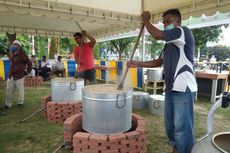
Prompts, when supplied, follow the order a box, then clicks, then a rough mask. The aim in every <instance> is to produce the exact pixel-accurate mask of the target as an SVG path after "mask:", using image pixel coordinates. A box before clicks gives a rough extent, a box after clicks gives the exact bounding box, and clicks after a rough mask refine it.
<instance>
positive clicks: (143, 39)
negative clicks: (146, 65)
mask: <svg viewBox="0 0 230 153" xmlns="http://www.w3.org/2000/svg"><path fill="white" fill-rule="evenodd" d="M144 10H145V8H144V0H141V12H143V11H144ZM141 39H142V40H141V46H142V47H141V52H142V61H145V28H144V29H143V33H142V37H141ZM141 81H142V88H143V87H144V86H143V85H144V71H143V68H142V80H141Z"/></svg>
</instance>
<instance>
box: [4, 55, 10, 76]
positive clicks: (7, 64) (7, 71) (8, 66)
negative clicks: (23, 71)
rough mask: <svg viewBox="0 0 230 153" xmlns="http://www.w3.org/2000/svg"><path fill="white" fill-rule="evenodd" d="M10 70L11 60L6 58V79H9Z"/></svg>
mask: <svg viewBox="0 0 230 153" xmlns="http://www.w3.org/2000/svg"><path fill="white" fill-rule="evenodd" d="M9 71H10V61H9V60H4V72H5V80H7V79H8V75H9Z"/></svg>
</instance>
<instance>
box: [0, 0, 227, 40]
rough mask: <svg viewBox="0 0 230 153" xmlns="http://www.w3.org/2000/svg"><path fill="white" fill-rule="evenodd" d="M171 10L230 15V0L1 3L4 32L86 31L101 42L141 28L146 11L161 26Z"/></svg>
mask: <svg viewBox="0 0 230 153" xmlns="http://www.w3.org/2000/svg"><path fill="white" fill-rule="evenodd" d="M170 8H179V9H180V11H181V13H182V17H183V19H186V18H188V17H190V16H193V17H198V16H201V15H202V14H205V15H213V14H215V13H216V11H219V12H222V13H225V12H230V0H142V1H141V0H0V31H5V32H9V33H15V32H16V33H27V34H31V35H37V34H39V35H56V36H64V37H65V36H67V37H72V35H73V33H74V32H77V31H80V28H82V29H85V30H87V31H88V32H90V33H91V34H92V35H94V36H95V37H96V38H100V37H104V36H109V35H113V34H118V33H120V32H126V31H130V30H134V29H137V28H139V27H140V23H141V19H140V14H141V12H142V10H149V11H150V12H151V14H152V22H153V23H157V22H158V21H160V20H161V16H162V13H163V12H164V11H165V10H167V9H170ZM77 23H78V24H79V25H80V27H79V26H78V24H77Z"/></svg>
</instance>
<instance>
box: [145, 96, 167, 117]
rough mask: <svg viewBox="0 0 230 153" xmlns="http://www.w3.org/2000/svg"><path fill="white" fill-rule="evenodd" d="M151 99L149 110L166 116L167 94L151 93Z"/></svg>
mask: <svg viewBox="0 0 230 153" xmlns="http://www.w3.org/2000/svg"><path fill="white" fill-rule="evenodd" d="M149 97H150V100H149V106H148V107H149V112H150V113H152V114H154V115H158V116H164V108H165V102H164V100H165V96H163V95H150V96H149Z"/></svg>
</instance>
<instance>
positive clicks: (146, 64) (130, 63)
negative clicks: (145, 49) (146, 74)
mask: <svg viewBox="0 0 230 153" xmlns="http://www.w3.org/2000/svg"><path fill="white" fill-rule="evenodd" d="M162 64H163V60H162V59H157V60H152V61H145V62H137V61H128V63H127V65H128V66H129V67H148V68H152V67H160V66H161V65H162Z"/></svg>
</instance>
